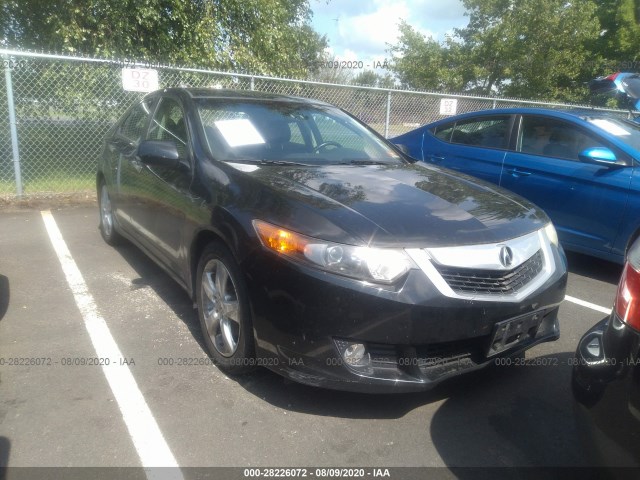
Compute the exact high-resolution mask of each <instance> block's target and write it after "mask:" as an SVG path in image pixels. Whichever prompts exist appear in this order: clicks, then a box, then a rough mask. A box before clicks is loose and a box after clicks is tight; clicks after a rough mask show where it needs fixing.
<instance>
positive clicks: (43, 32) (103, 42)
mask: <svg viewBox="0 0 640 480" xmlns="http://www.w3.org/2000/svg"><path fill="white" fill-rule="evenodd" d="M310 18H311V10H310V8H309V4H308V0H290V1H287V0H189V1H182V0H146V1H144V2H138V1H135V0H122V1H120V2H113V1H111V0H60V1H58V2H50V1H46V0H0V44H4V45H5V46H13V47H21V48H26V49H36V50H41V49H42V50H45V51H54V52H63V53H73V54H78V53H80V54H85V55H86V54H89V55H95V56H100V57H115V58H134V59H137V60H142V59H144V60H148V61H151V62H161V63H173V64H189V65H190V66H201V67H206V68H212V69H223V70H235V71H244V72H252V73H261V74H273V75H290V76H294V75H296V76H301V75H306V74H307V72H308V71H310V70H314V69H316V68H317V64H318V61H319V59H320V58H321V56H322V53H323V50H324V48H325V47H326V43H327V42H326V38H325V37H321V36H320V35H318V33H316V32H315V31H314V30H313V29H312V28H311V27H310V25H309V21H310Z"/></svg>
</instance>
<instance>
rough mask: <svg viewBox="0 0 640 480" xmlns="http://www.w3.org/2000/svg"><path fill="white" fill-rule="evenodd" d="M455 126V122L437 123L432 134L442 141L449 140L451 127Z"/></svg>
mask: <svg viewBox="0 0 640 480" xmlns="http://www.w3.org/2000/svg"><path fill="white" fill-rule="evenodd" d="M455 126H456V124H455V123H447V124H444V125H438V126H437V127H436V128H435V129H434V130H433V134H434V135H435V136H436V138H439V139H440V140H442V141H443V142H450V141H451V134H452V133H453V128H454V127H455Z"/></svg>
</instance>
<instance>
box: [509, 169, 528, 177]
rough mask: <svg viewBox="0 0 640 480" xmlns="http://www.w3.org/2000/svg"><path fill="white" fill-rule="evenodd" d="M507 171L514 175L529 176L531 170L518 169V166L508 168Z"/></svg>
mask: <svg viewBox="0 0 640 480" xmlns="http://www.w3.org/2000/svg"><path fill="white" fill-rule="evenodd" d="M505 171H506V172H507V173H508V174H509V175H511V176H513V177H528V176H529V175H531V172H525V171H524V170H518V169H517V168H507V169H505Z"/></svg>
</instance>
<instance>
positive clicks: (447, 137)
mask: <svg viewBox="0 0 640 480" xmlns="http://www.w3.org/2000/svg"><path fill="white" fill-rule="evenodd" d="M509 120H510V118H509V115H500V116H495V117H493V116H491V117H488V116H483V117H479V118H472V119H469V120H461V121H458V122H456V123H455V124H454V125H453V126H452V125H451V124H447V125H446V126H443V127H440V128H437V129H436V133H435V135H436V137H438V138H440V139H441V140H444V141H446V142H450V143H458V144H462V145H471V146H475V147H487V148H507V143H508V133H509Z"/></svg>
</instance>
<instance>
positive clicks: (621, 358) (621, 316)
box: [572, 240, 640, 478]
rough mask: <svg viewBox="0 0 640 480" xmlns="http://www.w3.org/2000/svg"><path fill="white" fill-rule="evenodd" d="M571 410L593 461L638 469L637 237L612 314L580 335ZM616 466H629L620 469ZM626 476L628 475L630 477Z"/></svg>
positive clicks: (639, 244)
mask: <svg viewBox="0 0 640 480" xmlns="http://www.w3.org/2000/svg"><path fill="white" fill-rule="evenodd" d="M572 379H573V381H572V384H573V393H574V398H575V400H576V401H575V413H576V419H577V424H578V427H579V428H580V430H581V435H580V436H581V438H583V439H584V440H586V446H587V448H588V449H589V451H590V453H591V458H592V459H593V460H594V463H595V464H596V465H597V466H600V467H615V468H616V469H618V470H617V471H615V472H613V473H614V474H615V476H617V477H618V478H621V477H620V474H621V473H629V474H632V473H633V474H634V475H635V476H634V477H633V478H637V475H638V470H637V468H640V240H638V241H636V242H635V243H634V245H633V246H632V247H631V249H630V250H629V254H628V257H627V261H626V263H625V266H624V270H623V272H622V277H621V279H620V283H619V285H618V293H617V295H616V299H615V303H614V308H613V311H612V312H611V315H610V316H609V317H607V318H605V319H604V320H602V321H601V322H599V323H598V324H596V325H595V326H594V327H593V328H591V329H590V330H589V331H588V332H587V333H586V334H585V335H584V336H583V337H582V339H581V340H580V343H579V345H578V350H577V352H576V357H575V366H574V368H573V377H572ZM619 467H634V468H636V470H635V472H633V471H621V470H619ZM629 478H631V477H630V476H629Z"/></svg>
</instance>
